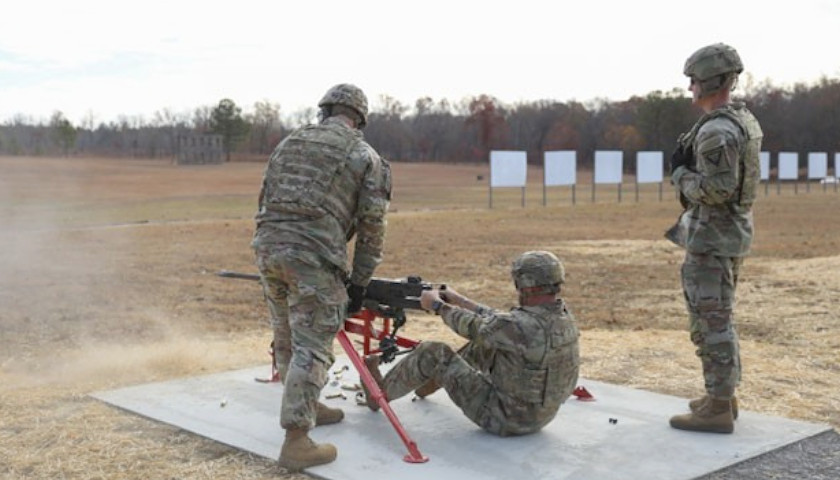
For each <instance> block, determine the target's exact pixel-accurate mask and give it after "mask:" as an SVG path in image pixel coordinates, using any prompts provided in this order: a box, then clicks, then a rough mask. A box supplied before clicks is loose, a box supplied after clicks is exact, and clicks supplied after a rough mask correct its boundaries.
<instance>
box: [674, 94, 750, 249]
mask: <svg viewBox="0 0 840 480" xmlns="http://www.w3.org/2000/svg"><path fill="white" fill-rule="evenodd" d="M762 136H763V134H762V132H761V126H760V125H759V124H758V120H756V118H755V117H754V116H753V114H752V113H750V111H749V110H747V108H746V107H745V106H744V104H743V103H735V104H730V105H726V106H724V107H721V108H719V109H717V110H714V111H712V112H710V113H708V114H706V115H704V116H703V117H701V118H700V120H698V121H697V123H696V124H695V125H694V127H692V129H691V130H690V131H689V132H687V133H685V134H683V135H682V136H680V139H679V143H680V145H681V146H682V147H684V148H688V147H690V148H692V149H693V152H694V165H693V166H688V167H679V168H677V169H676V170H675V171H674V172H673V174H672V175H671V181H672V182H673V184H674V185H676V187H677V188H678V189H679V191H680V192H681V193H682V194H683V196H684V198H685V199H687V201H688V206H687V207H686V209H685V211H684V212H683V213H682V215H681V216H680V218H679V220H678V222H677V224H676V225H674V227H673V228H671V229H670V230H669V231H668V232H667V233H666V237H667V238H668V239H669V240H671V241H672V242H674V243H676V244H677V245H680V246H682V247H683V248H685V249H686V250H688V251H689V252H691V253H697V254H709V255H716V256H722V257H741V256H744V255H747V254H748V253H749V250H750V245H751V244H752V239H753V217H752V204H753V202H754V201H755V197H756V190H757V188H758V183H759V181H760V174H759V159H758V158H759V151H760V150H761V140H762Z"/></svg>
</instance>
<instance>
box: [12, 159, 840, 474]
mask: <svg viewBox="0 0 840 480" xmlns="http://www.w3.org/2000/svg"><path fill="white" fill-rule="evenodd" d="M0 172H2V174H0V225H2V226H3V227H2V230H0V252H1V253H0V272H2V273H0V305H2V308H0V478H103V479H104V478H108V479H113V478H126V479H129V478H147V477H148V478H243V479H257V478H276V477H277V476H282V475H283V472H282V471H280V470H278V469H277V468H276V467H275V466H274V463H273V462H271V461H269V460H266V459H262V458H258V457H254V456H252V455H249V454H246V453H243V452H240V451H237V450H234V449H231V448H228V447H225V446H222V445H219V444H217V443H215V442H213V441H210V440H206V439H203V438H200V437H197V436H195V435H191V434H187V433H184V432H181V431H179V430H177V429H174V428H172V427H168V426H165V425H160V424H157V423H155V422H151V421H148V420H146V419H143V418H139V417H136V416H134V415H131V414H127V413H125V412H122V411H119V410H116V409H113V408H111V407H108V406H105V405H103V404H101V403H99V402H97V401H94V400H92V399H91V398H90V397H88V396H87V394H88V393H90V392H92V391H96V390H102V389H110V388H115V387H119V386H124V385H132V384H138V383H143V382H148V381H155V380H164V379H170V378H177V377H183V376H190V375H197V374H202V373H208V372H216V371H223V370H229V369H233V368H240V367H245V366H251V365H254V364H258V363H259V362H265V361H266V360H267V356H266V354H265V348H266V345H267V342H268V340H269V335H268V332H267V328H266V326H265V317H266V312H265V307H264V305H263V304H262V299H261V294H260V292H259V290H258V288H257V286H256V285H255V284H253V283H250V282H237V281H232V280H224V279H220V278H218V277H216V276H215V275H213V274H214V272H216V271H217V270H220V269H233V270H244V271H253V270H254V267H253V257H252V253H251V251H250V250H249V247H248V243H249V241H250V236H251V233H252V229H253V225H252V221H251V217H252V214H253V210H254V202H255V197H256V191H257V187H258V185H259V181H260V176H261V172H262V165H260V164H249V163H236V164H227V165H221V166H211V167H189V168H185V167H177V166H174V165H170V164H168V163H166V162H155V161H114V160H83V159H71V160H68V159H20V158H0ZM478 175H484V180H483V181H478V180H477V179H476V178H477V176H478ZM394 178H395V199H394V203H393V209H394V212H393V213H392V214H391V215H390V219H389V222H390V224H389V230H388V238H387V241H386V244H387V247H386V248H387V251H386V260H385V263H383V265H382V266H381V268H380V270H379V271H378V272H377V274H378V275H381V276H393V277H398V276H405V275H407V274H418V275H421V276H423V277H424V278H425V279H427V280H433V281H436V282H443V283H448V284H451V285H452V286H453V287H455V288H457V289H458V290H459V291H461V292H463V293H465V294H468V295H470V296H475V297H476V298H477V299H480V300H482V301H484V302H485V303H488V304H491V305H493V306H495V307H498V308H508V307H510V306H512V305H513V304H514V302H515V296H514V292H513V291H512V289H511V287H510V284H509V280H508V268H509V264H510V261H511V260H512V258H513V257H514V256H515V255H517V254H518V253H520V252H522V251H523V250H527V249H534V248H541V249H551V250H553V251H555V252H556V253H558V255H560V256H561V257H562V258H563V259H564V261H565V263H566V268H567V271H568V285H567V289H566V292H565V297H566V298H567V300H568V301H569V303H570V305H571V307H572V309H573V311H574V312H575V314H576V315H577V317H578V320H579V322H580V324H581V326H582V328H583V330H584V332H583V337H582V354H583V374H584V375H585V376H586V377H588V378H593V379H598V380H603V381H608V382H612V383H617V384H623V385H629V386H633V387H638V388H644V389H649V390H653V391H657V392H662V393H667V394H673V395H681V396H693V395H696V394H698V393H700V390H701V382H700V374H699V364H698V362H697V360H696V358H695V357H694V355H693V348H692V346H691V345H690V343H689V341H688V335H687V333H686V332H685V331H684V326H685V325H684V324H685V313H684V307H683V305H682V301H681V299H680V292H679V280H678V269H679V264H680V262H681V259H682V255H681V252H680V251H679V250H678V249H676V248H675V247H673V246H671V245H670V244H668V243H667V242H665V241H664V240H662V232H663V231H664V230H665V229H666V228H667V227H668V226H669V225H670V223H671V222H672V221H673V219H674V218H675V216H676V213H677V206H676V205H675V204H674V202H673V201H672V200H673V198H672V197H671V196H670V191H668V190H666V195H665V201H663V202H659V201H658V200H657V195H656V192H655V191H653V190H651V191H644V192H642V202H640V203H635V202H634V201H633V195H632V189H631V188H629V187H627V186H625V188H626V189H627V191H626V192H625V195H624V197H623V201H622V203H620V204H618V203H616V196H615V189H614V188H613V189H612V190H609V189H608V187H605V188H604V192H603V193H604V195H603V196H602V195H601V193H602V191H601V188H600V187H599V190H598V198H597V200H598V201H597V202H595V203H592V202H591V197H590V193H591V192H588V191H587V190H586V189H583V188H582V189H580V190H579V191H578V192H577V202H578V204H577V206H575V207H572V206H571V202H570V197H569V196H568V194H569V193H570V192H568V191H564V190H560V189H555V190H551V191H550V192H549V202H548V204H549V205H548V206H547V207H543V206H542V205H541V204H542V189H541V187H540V186H539V179H540V178H541V177H540V175H539V174H538V173H537V174H535V175H531V178H532V179H534V180H533V182H535V183H533V184H532V185H531V186H530V187H529V189H528V192H527V196H526V199H527V202H526V204H527V206H526V208H520V207H519V204H520V197H519V195H520V192H518V191H503V192H497V193H494V205H495V206H496V207H497V208H494V209H493V210H488V209H487V208H486V206H487V199H488V191H487V188H486V178H487V171H486V167H485V166H472V165H457V166H440V165H428V164H411V165H405V164H395V165H394ZM799 191H800V194H799V195H794V194H793V192H792V191H787V190H786V191H784V192H783V194H782V195H777V194H776V193H775V190H773V189H770V195H769V196H767V197H761V198H760V203H759V204H758V205H757V209H756V220H757V224H758V232H759V235H758V238H757V242H756V246H755V254H754V255H753V256H752V257H751V258H750V259H748V261H747V263H746V265H745V268H744V272H743V278H742V284H741V285H740V286H739V304H738V316H739V323H740V327H739V328H740V332H741V337H742V339H741V345H742V355H743V361H744V366H745V371H744V383H743V385H742V388H741V391H740V397H741V401H742V403H743V406H744V408H746V409H750V410H756V411H760V412H764V413H768V414H774V415H782V416H786V417H791V418H798V419H803V420H810V421H816V422H825V423H829V424H831V425H833V426H834V427H835V428H836V427H838V426H840V413H838V412H840V396H839V395H838V394H837V393H836V390H837V388H836V386H837V385H838V384H840V368H838V365H840V353H838V352H840V349H838V347H840V339H839V338H840V337H838V336H837V333H836V327H837V324H838V314H837V307H836V301H837V298H840V276H838V275H837V272H838V271H840V240H838V239H840V222H838V221H836V220H834V219H836V215H837V211H838V206H840V195H838V194H835V193H834V192H832V191H828V192H822V191H820V190H819V189H816V190H815V189H812V191H811V193H810V194H808V195H805V194H803V191H804V190H803V189H802V188H800V189H799ZM564 195H565V196H564ZM406 334H407V335H410V336H413V337H416V338H424V339H431V338H434V339H442V340H446V341H449V342H452V343H458V342H460V340H459V339H458V338H456V337H455V336H454V334H452V333H451V332H449V331H448V330H446V329H445V328H443V327H441V324H440V323H439V320H437V319H436V318H435V317H431V316H427V315H417V316H413V317H412V319H411V321H410V322H409V325H408V326H407V331H406ZM266 365H267V364H266ZM663 421H664V419H663ZM278 449H279V445H278ZM286 478H294V477H288V476H287V477H286ZM300 478H305V477H300Z"/></svg>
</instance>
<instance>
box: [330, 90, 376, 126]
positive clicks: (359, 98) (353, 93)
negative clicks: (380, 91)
mask: <svg viewBox="0 0 840 480" xmlns="http://www.w3.org/2000/svg"><path fill="white" fill-rule="evenodd" d="M331 105H344V106H345V107H348V108H350V109H352V110H353V111H355V112H356V113H358V114H359V117H361V122H360V123H359V128H363V127H364V126H365V125H367V114H368V101H367V96H365V92H363V91H362V89H361V88H359V87H357V86H355V85H353V84H350V83H339V84H338V85H335V86H334V87H332V88H330V89H329V90H327V93H325V94H324V98H322V99H321V101H320V102H318V107H321V108H323V107H328V106H331Z"/></svg>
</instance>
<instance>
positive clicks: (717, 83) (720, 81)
mask: <svg viewBox="0 0 840 480" xmlns="http://www.w3.org/2000/svg"><path fill="white" fill-rule="evenodd" d="M743 71H744V64H743V63H742V62H741V57H740V56H739V55H738V52H737V51H735V49H734V48H732V47H730V46H729V45H726V44H725V43H715V44H712V45H707V46H705V47H703V48H701V49H699V50H697V51H696V52H694V53H693V54H692V55H691V56H690V57H688V60H686V61H685V67H684V68H683V73H684V74H685V75H686V76H687V77H690V78H691V79H692V80H694V81H697V82H700V92H701V94H702V95H703V96H705V95H709V94H712V93H715V92H717V91H718V90H720V89H721V88H722V87H723V86H724V85H725V84H726V83H727V82H726V80H728V79H729V77H731V76H735V75H738V74H739V73H741V72H743Z"/></svg>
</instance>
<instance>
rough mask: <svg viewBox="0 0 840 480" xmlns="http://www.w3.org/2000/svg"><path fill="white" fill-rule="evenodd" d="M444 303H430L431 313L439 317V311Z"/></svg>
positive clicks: (438, 301) (437, 301) (436, 301)
mask: <svg viewBox="0 0 840 480" xmlns="http://www.w3.org/2000/svg"><path fill="white" fill-rule="evenodd" d="M443 305H444V303H443V302H441V301H440V300H435V301H434V302H432V311H433V312H435V315H440V309H441V308H443Z"/></svg>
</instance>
